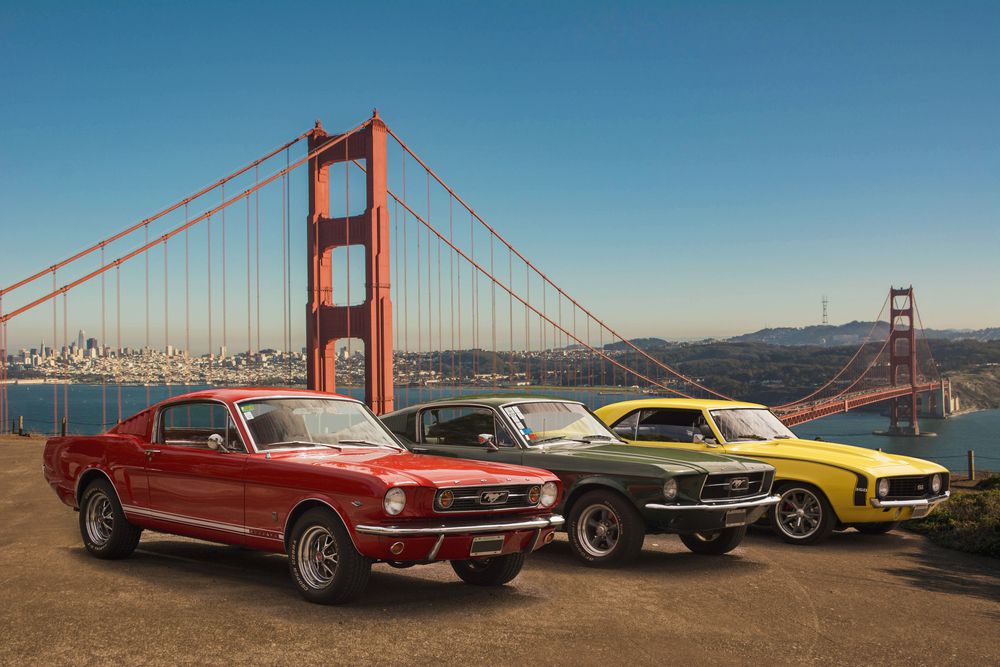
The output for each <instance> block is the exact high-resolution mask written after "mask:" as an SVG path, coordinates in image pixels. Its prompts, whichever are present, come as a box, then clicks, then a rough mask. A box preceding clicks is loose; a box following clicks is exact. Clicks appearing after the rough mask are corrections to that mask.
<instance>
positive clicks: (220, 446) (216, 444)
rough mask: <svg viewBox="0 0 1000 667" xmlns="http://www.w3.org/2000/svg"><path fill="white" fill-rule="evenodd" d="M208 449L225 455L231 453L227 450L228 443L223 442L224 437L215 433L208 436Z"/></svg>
mask: <svg viewBox="0 0 1000 667" xmlns="http://www.w3.org/2000/svg"><path fill="white" fill-rule="evenodd" d="M208 448H209V449H212V450H215V451H217V452H222V453H223V454H225V453H228V452H229V450H228V449H226V441H225V440H223V439H222V436H221V435H219V434H218V433H213V434H212V435H210V436H208Z"/></svg>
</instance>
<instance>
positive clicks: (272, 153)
mask: <svg viewBox="0 0 1000 667" xmlns="http://www.w3.org/2000/svg"><path fill="white" fill-rule="evenodd" d="M309 132H310V131H309V130H307V131H306V132H303V133H302V134H300V135H299V136H297V137H295V138H294V139H292V140H291V141H287V142H285V143H284V144H282V145H281V146H280V147H279V148H276V149H274V150H272V151H270V152H269V153H267V154H266V155H264V156H263V157H261V158H258V159H257V160H254V161H253V162H251V163H250V164H248V165H246V166H245V167H242V168H240V169H237V170H236V171H234V172H233V173H231V174H229V175H228V176H226V177H224V178H222V179H219V180H218V181H216V182H215V183H213V184H211V185H206V186H205V187H203V188H202V189H201V190H199V191H198V192H196V193H194V194H192V195H190V196H188V197H185V198H184V199H182V200H180V201H179V202H177V203H176V204H173V205H171V206H168V207H167V208H165V209H163V210H162V211H160V212H159V213H157V214H155V215H153V216H151V217H148V218H146V219H144V220H140V221H139V222H137V223H136V224H134V225H132V226H131V227H128V228H126V229H123V230H122V231H120V232H118V233H117V234H114V235H112V236H109V237H108V238H106V239H104V240H103V241H100V242H98V243H95V244H94V245H92V246H90V247H89V248H86V249H84V250H81V251H80V252H78V253H76V254H75V255H73V256H71V257H67V258H66V259H64V260H62V261H61V262H57V263H55V264H53V265H52V266H50V267H48V268H45V269H43V270H41V271H39V272H38V273H35V274H33V275H31V276H28V277H27V278H24V279H23V280H19V281H18V282H16V283H14V284H12V285H10V286H8V287H4V288H2V289H0V296H3V295H4V294H7V293H8V292H11V291H13V290H16V289H18V288H20V287H24V286H25V285H27V284H29V283H32V282H34V281H36V280H38V279H39V278H41V277H43V276H46V275H48V274H50V273H52V272H53V271H56V270H58V269H61V268H62V267H64V266H66V265H67V264H72V263H73V262H75V261H76V260H78V259H80V258H82V257H86V256H87V255H89V254H90V253H92V252H94V251H95V250H100V249H102V248H104V247H105V246H106V245H108V244H109V243H113V242H115V241H117V240H118V239H120V238H122V237H124V236H128V235H129V234H131V233H132V232H134V231H136V230H137V229H140V228H141V227H143V226H145V225H149V224H150V223H151V222H155V221H156V220H159V219H160V218H162V217H163V216H165V215H168V214H170V213H173V212H174V211H176V210H177V209H179V208H180V207H182V206H186V205H187V204H189V203H191V202H192V201H194V200H195V199H198V198H199V197H201V196H202V195H205V194H207V193H209V192H211V191H212V190H214V189H215V188H217V187H219V186H223V185H225V184H226V183H228V182H229V181H231V180H233V179H234V178H237V177H238V176H241V175H243V174H245V173H246V172H248V171H250V170H251V169H254V168H256V167H258V166H259V165H260V164H262V163H263V162H266V161H267V160H269V159H271V158H272V157H274V156H275V155H277V154H278V153H280V152H281V151H283V150H285V149H287V148H290V147H292V146H294V145H295V144H297V143H298V142H300V141H302V140H303V139H304V138H306V137H307V136H308V135H309Z"/></svg>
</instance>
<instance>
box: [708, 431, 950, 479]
mask: <svg viewBox="0 0 1000 667" xmlns="http://www.w3.org/2000/svg"><path fill="white" fill-rule="evenodd" d="M726 452H727V453H729V454H739V455H740V456H749V457H751V458H752V457H754V456H760V457H767V458H777V459H803V460H808V461H816V462H820V463H827V464H829V465H834V466H838V467H840V468H848V469H850V470H854V471H856V472H867V473H869V474H871V475H872V476H873V477H889V476H894V475H929V474H931V473H936V472H948V470H947V468H944V467H943V466H940V465H938V464H937V463H932V462H930V461H925V460H923V459H917V458H913V457H912V456H903V455H901V454H889V453H887V452H880V451H877V450H874V449H868V448H867V447H856V446H854V445H843V444H840V443H836V442H826V441H822V440H802V439H799V438H788V439H782V440H768V441H766V442H737V443H728V444H726Z"/></svg>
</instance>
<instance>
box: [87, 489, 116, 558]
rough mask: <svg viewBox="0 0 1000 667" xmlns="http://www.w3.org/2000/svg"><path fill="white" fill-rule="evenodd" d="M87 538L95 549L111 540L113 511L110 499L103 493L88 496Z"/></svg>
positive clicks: (113, 525)
mask: <svg viewBox="0 0 1000 667" xmlns="http://www.w3.org/2000/svg"><path fill="white" fill-rule="evenodd" d="M86 512H87V516H86V528H87V537H88V538H90V541H91V542H92V543H93V545H94V546H95V547H98V548H100V547H103V546H104V545H105V544H107V543H108V540H110V539H111V535H112V533H113V532H114V529H115V511H114V506H113V505H112V504H111V499H110V498H108V496H107V494H106V493H104V492H103V491H98V492H96V493H94V494H93V495H91V496H90V502H89V503H87V510H86Z"/></svg>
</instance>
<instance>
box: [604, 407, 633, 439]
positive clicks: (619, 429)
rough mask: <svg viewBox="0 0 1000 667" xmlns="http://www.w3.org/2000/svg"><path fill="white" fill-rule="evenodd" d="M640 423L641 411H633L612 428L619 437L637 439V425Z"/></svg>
mask: <svg viewBox="0 0 1000 667" xmlns="http://www.w3.org/2000/svg"><path fill="white" fill-rule="evenodd" d="M638 424H639V413H638V412H633V413H632V414H630V415H629V416H628V417H625V418H624V419H622V420H621V421H619V422H618V423H617V424H615V425H614V428H612V429H611V430H612V431H614V433H615V435H617V436H618V437H619V438H625V439H626V440H635V427H636V426H637V425H638Z"/></svg>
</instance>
